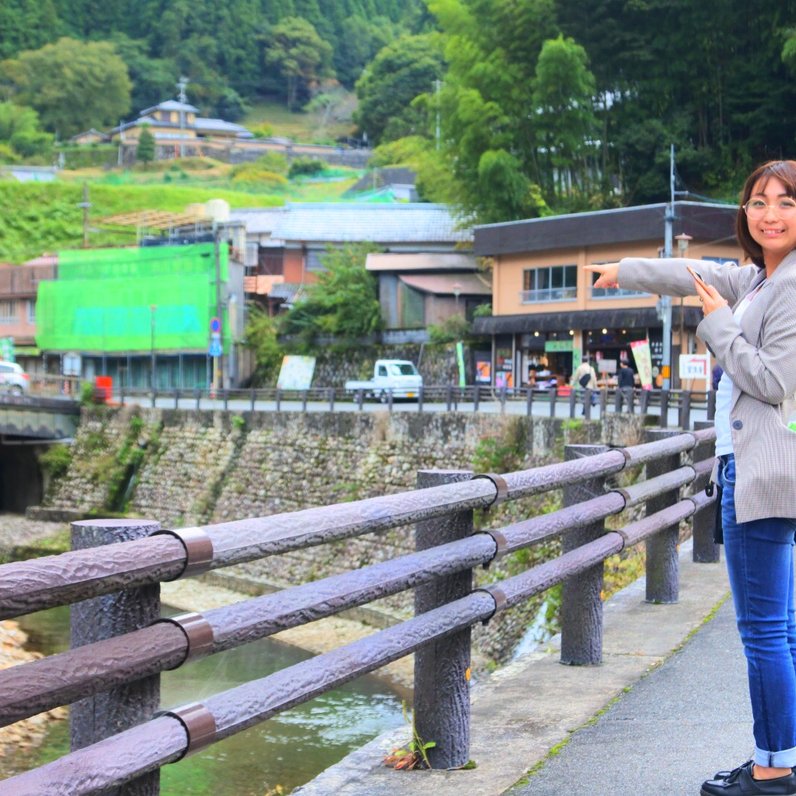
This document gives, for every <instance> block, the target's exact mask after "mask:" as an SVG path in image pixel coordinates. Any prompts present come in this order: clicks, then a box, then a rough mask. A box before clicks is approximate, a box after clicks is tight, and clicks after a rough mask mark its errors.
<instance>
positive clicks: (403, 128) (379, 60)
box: [354, 34, 444, 145]
mask: <svg viewBox="0 0 796 796" xmlns="http://www.w3.org/2000/svg"><path fill="white" fill-rule="evenodd" d="M443 74H444V61H443V57H442V47H441V42H440V38H439V36H438V35H434V34H427V35H423V36H404V37H402V38H400V39H397V40H396V41H394V42H392V43H391V44H388V45H387V46H386V47H385V48H384V49H383V50H381V51H380V52H379V54H378V55H377V56H376V57H375V58H374V59H373V62H372V63H371V64H370V65H369V66H368V68H367V69H366V70H365V72H364V73H363V74H362V77H361V78H360V79H359V80H358V81H357V85H356V89H357V96H358V97H359V106H358V108H357V110H356V112H355V114H354V121H355V122H356V123H357V124H358V125H359V129H360V130H361V131H362V132H365V133H367V136H368V141H369V142H370V143H371V144H372V145H376V144H380V143H381V142H382V141H386V140H394V139H396V138H400V137H402V136H406V135H411V134H413V133H415V132H425V131H426V130H427V129H428V118H427V116H426V115H425V114H423V113H422V110H421V108H419V107H418V105H417V104H414V105H413V100H414V99H415V97H418V96H420V95H423V94H431V93H433V91H434V87H435V82H436V81H437V80H440V79H441V78H442V77H443Z"/></svg>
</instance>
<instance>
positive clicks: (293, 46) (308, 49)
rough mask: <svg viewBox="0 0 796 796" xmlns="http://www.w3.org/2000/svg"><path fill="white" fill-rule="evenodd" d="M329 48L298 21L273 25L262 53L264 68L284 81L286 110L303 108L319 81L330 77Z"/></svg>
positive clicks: (313, 29)
mask: <svg viewBox="0 0 796 796" xmlns="http://www.w3.org/2000/svg"><path fill="white" fill-rule="evenodd" d="M331 64H332V46H331V45H330V44H329V43H328V42H326V41H324V40H323V39H322V38H321V37H320V36H319V35H318V31H317V30H315V28H314V27H313V25H312V24H311V23H310V22H308V21H307V20H306V19H301V18H300V17H287V18H285V19H283V20H282V21H281V22H280V23H279V24H278V25H274V27H273V29H272V30H271V34H270V37H269V40H268V45H267V48H266V51H265V65H266V66H267V67H269V68H273V69H275V70H276V71H277V72H278V74H279V75H280V76H281V77H282V79H283V81H284V95H285V98H286V100H287V107H288V108H289V109H290V110H293V109H294V108H296V107H297V106H299V105H303V104H304V103H305V102H306V101H307V100H308V99H309V98H310V94H311V91H312V89H313V88H314V87H315V86H316V85H317V84H318V82H319V81H320V80H321V78H324V77H331V76H332V74H333V72H332V66H331Z"/></svg>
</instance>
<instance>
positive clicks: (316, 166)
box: [287, 158, 326, 180]
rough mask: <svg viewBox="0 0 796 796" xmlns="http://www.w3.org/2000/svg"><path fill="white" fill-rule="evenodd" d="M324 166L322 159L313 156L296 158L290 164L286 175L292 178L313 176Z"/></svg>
mask: <svg viewBox="0 0 796 796" xmlns="http://www.w3.org/2000/svg"><path fill="white" fill-rule="evenodd" d="M325 168H326V164H325V163H324V162H323V161H322V160H316V159H315V158H296V159H295V160H294V161H293V162H292V163H291V164H290V171H288V173H287V176H288V177H289V178H290V179H291V180H292V179H293V178H294V177H314V176H315V175H317V174H320V173H321V172H322V171H323V170H324V169H325Z"/></svg>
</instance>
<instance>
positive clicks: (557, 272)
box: [520, 265, 578, 304]
mask: <svg viewBox="0 0 796 796" xmlns="http://www.w3.org/2000/svg"><path fill="white" fill-rule="evenodd" d="M522 282H523V284H522V287H523V289H522V292H521V293H520V300H521V301H522V303H523V304H535V303H538V302H545V301H570V300H572V299H574V298H577V295H578V287H577V285H578V267H577V266H576V265H551V266H548V267H545V268H528V269H526V270H525V271H523V274H522Z"/></svg>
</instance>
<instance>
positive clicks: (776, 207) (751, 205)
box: [743, 199, 796, 218]
mask: <svg viewBox="0 0 796 796" xmlns="http://www.w3.org/2000/svg"><path fill="white" fill-rule="evenodd" d="M743 209H744V210H745V211H746V215H747V216H748V217H749V218H762V217H763V216H764V215H765V214H766V212H767V211H768V210H769V209H771V210H773V211H774V212H775V213H776V214H777V215H778V216H779V217H780V218H789V217H790V216H792V215H793V214H794V213H796V200H794V199H779V200H778V201H777V202H776V203H775V204H773V205H769V204H766V203H765V202H764V201H763V200H762V199H750V200H749V201H748V202H747V203H746V204H745V205H744V206H743Z"/></svg>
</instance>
